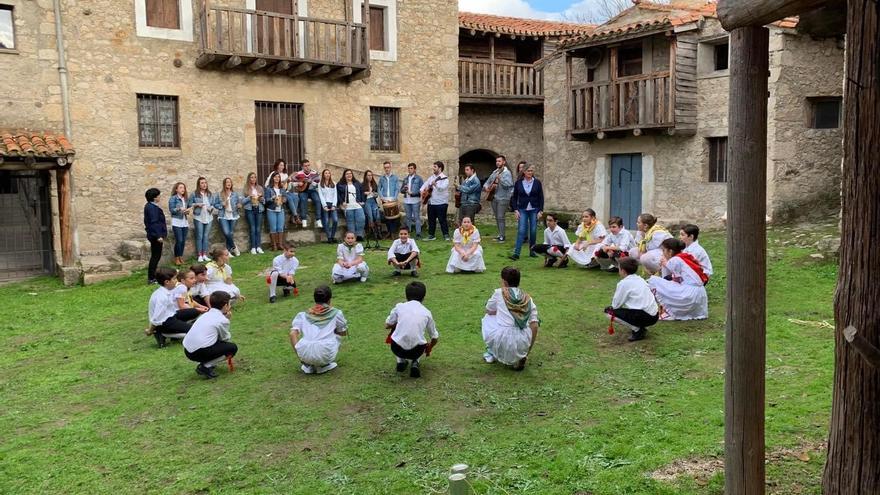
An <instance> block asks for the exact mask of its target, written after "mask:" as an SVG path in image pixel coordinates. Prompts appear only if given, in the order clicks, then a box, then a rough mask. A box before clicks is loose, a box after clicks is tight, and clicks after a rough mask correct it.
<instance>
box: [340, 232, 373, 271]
mask: <svg viewBox="0 0 880 495" xmlns="http://www.w3.org/2000/svg"><path fill="white" fill-rule="evenodd" d="M355 239H356V238H355V235H354V232H346V233H345V238H344V242H343V243H342V244H340V245H338V246H336V264H335V265H333V270H332V271H331V273H330V276H331V277H332V278H333V283H334V284H341V283H342V282H345V281H346V280H353V279H356V278H360V279H361V282H366V281H367V276H368V275H369V274H370V268H369V267H368V266H367V262H366V261H364V247H363V246H361V244H360V243H359V242H357V241H356V240H355Z"/></svg>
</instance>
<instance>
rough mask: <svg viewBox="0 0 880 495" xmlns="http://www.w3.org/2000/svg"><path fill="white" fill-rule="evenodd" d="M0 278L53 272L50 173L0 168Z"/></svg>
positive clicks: (10, 278)
mask: <svg viewBox="0 0 880 495" xmlns="http://www.w3.org/2000/svg"><path fill="white" fill-rule="evenodd" d="M0 231H2V232H3V236H2V237H0V281H3V282H5V281H9V280H16V279H20V278H26V277H33V276H36V275H44V274H48V273H52V271H53V270H54V268H55V257H54V256H53V254H52V209H51V206H50V200H49V172H46V171H27V172H18V171H0Z"/></svg>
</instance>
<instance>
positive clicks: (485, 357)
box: [483, 351, 495, 364]
mask: <svg viewBox="0 0 880 495" xmlns="http://www.w3.org/2000/svg"><path fill="white" fill-rule="evenodd" d="M483 360H485V361H486V362H487V363H490V364H491V363H494V362H495V356H493V355H492V353H491V352H489V351H486V352H485V353H483Z"/></svg>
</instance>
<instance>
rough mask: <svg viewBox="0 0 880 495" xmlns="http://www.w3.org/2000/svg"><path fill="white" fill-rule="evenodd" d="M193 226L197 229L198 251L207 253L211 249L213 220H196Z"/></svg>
mask: <svg viewBox="0 0 880 495" xmlns="http://www.w3.org/2000/svg"><path fill="white" fill-rule="evenodd" d="M193 227H195V229H196V251H198V252H199V254H203V253H207V252H208V249H210V246H209V244H210V237H211V222H208V223H202V222H200V221H198V220H196V221H195V222H193Z"/></svg>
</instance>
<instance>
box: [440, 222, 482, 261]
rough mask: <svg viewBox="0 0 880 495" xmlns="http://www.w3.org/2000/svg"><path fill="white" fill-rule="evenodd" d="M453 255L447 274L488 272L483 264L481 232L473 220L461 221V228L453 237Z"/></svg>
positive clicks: (456, 230)
mask: <svg viewBox="0 0 880 495" xmlns="http://www.w3.org/2000/svg"><path fill="white" fill-rule="evenodd" d="M452 243H453V245H452V254H451V255H450V256H449V263H447V264H446V273H456V272H462V271H465V272H477V273H482V272H484V271H486V263H484V262H483V246H481V245H480V231H479V230H477V227H475V226H474V224H473V223H472V222H471V219H470V218H468V217H464V218H462V219H461V227H459V228H457V229H455V233H454V234H453V235H452Z"/></svg>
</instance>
